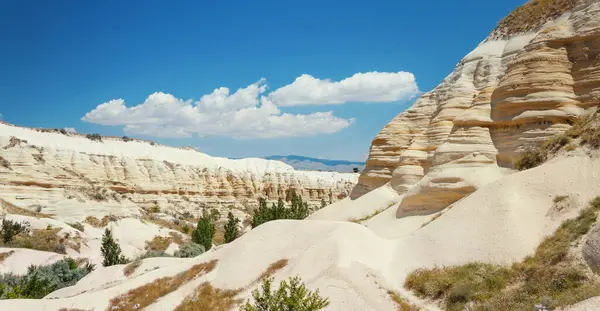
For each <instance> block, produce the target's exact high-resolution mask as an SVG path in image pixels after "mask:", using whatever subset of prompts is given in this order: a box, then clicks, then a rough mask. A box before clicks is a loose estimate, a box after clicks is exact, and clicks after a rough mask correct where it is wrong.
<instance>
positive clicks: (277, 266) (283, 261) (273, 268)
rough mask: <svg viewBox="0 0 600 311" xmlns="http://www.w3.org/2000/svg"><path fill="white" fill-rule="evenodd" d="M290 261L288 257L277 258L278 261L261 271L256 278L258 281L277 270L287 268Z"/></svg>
mask: <svg viewBox="0 0 600 311" xmlns="http://www.w3.org/2000/svg"><path fill="white" fill-rule="evenodd" d="M288 263H289V261H288V260H287V259H280V260H277V261H276V262H274V263H272V264H270V265H269V267H268V268H267V270H265V271H264V272H263V273H261V275H260V276H259V277H258V278H257V279H256V281H260V280H262V279H264V278H266V277H268V276H271V275H273V274H275V272H277V271H279V270H281V269H283V268H285V266H287V265H288Z"/></svg>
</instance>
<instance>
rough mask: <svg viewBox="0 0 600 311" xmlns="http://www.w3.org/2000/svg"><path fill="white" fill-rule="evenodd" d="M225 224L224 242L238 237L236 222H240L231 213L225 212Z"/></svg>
mask: <svg viewBox="0 0 600 311" xmlns="http://www.w3.org/2000/svg"><path fill="white" fill-rule="evenodd" d="M227 219H228V221H227V224H225V234H224V236H225V243H229V242H231V241H233V240H235V239H237V237H238V227H237V224H238V223H239V222H240V220H239V219H237V217H233V213H232V212H229V214H227Z"/></svg>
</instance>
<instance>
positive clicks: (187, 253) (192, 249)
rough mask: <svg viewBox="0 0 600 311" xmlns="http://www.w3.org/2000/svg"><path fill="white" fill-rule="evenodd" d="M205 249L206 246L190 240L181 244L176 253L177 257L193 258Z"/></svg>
mask: <svg viewBox="0 0 600 311" xmlns="http://www.w3.org/2000/svg"><path fill="white" fill-rule="evenodd" d="M205 251H206V249H205V248H204V246H202V245H200V244H196V243H194V242H188V243H185V244H181V245H180V246H179V249H178V250H177V251H176V252H175V254H174V255H175V257H179V258H191V257H196V256H199V255H201V254H202V253H204V252H205Z"/></svg>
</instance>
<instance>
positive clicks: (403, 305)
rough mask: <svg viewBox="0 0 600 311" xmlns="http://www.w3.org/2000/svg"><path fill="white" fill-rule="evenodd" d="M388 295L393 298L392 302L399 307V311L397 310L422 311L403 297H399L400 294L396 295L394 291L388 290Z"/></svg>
mask: <svg viewBox="0 0 600 311" xmlns="http://www.w3.org/2000/svg"><path fill="white" fill-rule="evenodd" d="M388 295H390V298H392V300H393V301H394V302H395V303H396V305H397V306H398V309H397V310H398V311H419V310H421V308H419V307H417V306H416V305H414V304H411V303H409V302H408V301H406V300H404V299H403V298H402V297H400V295H398V293H396V292H394V291H391V290H388Z"/></svg>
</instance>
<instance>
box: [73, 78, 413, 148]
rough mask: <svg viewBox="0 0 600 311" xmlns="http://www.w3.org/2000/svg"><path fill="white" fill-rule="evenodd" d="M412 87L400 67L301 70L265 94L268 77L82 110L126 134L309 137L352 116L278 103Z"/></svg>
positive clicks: (397, 94) (373, 96)
mask: <svg viewBox="0 0 600 311" xmlns="http://www.w3.org/2000/svg"><path fill="white" fill-rule="evenodd" d="M386 81H387V82H386ZM400 81H404V83H405V84H409V85H411V86H407V85H403V84H402V83H401V82H400ZM396 88H400V90H398V89H396ZM410 90H412V92H413V93H412V95H411V94H409V91H410ZM303 92H305V93H306V94H303ZM416 92H418V89H417V87H416V83H415V82H414V76H413V75H412V74H409V73H403V72H400V73H377V72H370V73H364V74H362V73H361V74H355V75H354V76H352V77H350V78H347V79H344V80H342V81H340V82H331V81H329V80H319V79H315V78H313V77H311V76H309V75H302V76H301V77H299V78H297V79H296V81H294V82H293V83H292V84H289V85H286V86H284V87H282V88H280V89H277V90H275V91H273V92H271V93H267V85H266V81H265V79H261V80H259V81H258V82H256V83H253V84H251V85H249V86H247V87H245V88H240V89H238V90H237V91H235V92H233V93H232V92H230V90H229V89H228V88H226V87H221V88H218V89H215V90H214V91H213V92H212V93H210V94H206V95H203V96H202V97H200V99H199V100H198V101H195V102H194V101H193V100H191V99H188V100H184V99H181V98H177V97H175V96H174V95H171V94H166V93H162V92H157V93H153V94H151V95H150V96H148V98H146V100H145V101H144V102H143V103H141V104H138V105H136V106H130V107H128V106H126V105H125V101H124V100H123V99H113V100H110V101H108V102H105V103H103V104H101V105H98V106H97V107H96V108H95V109H93V110H92V111H90V112H88V113H86V114H85V116H83V118H82V120H83V121H87V122H90V123H96V124H101V125H107V126H124V130H125V132H126V133H127V134H130V135H135V134H138V135H147V136H155V137H171V138H175V137H191V136H192V135H198V136H204V135H213V136H228V137H233V138H241V139H247V138H278V137H291V136H312V135H317V134H330V133H335V132H338V131H340V130H342V129H344V128H347V127H348V126H350V125H351V124H352V123H354V121H355V120H354V119H353V118H350V119H344V118H340V117H336V116H334V115H333V113H332V112H331V111H328V112H314V113H310V114H290V113H285V112H282V111H281V110H280V109H279V107H280V106H294V105H307V104H317V103H320V104H340V103H343V102H348V101H373V102H384V101H397V100H401V99H405V98H409V97H410V96H414V94H416Z"/></svg>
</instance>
